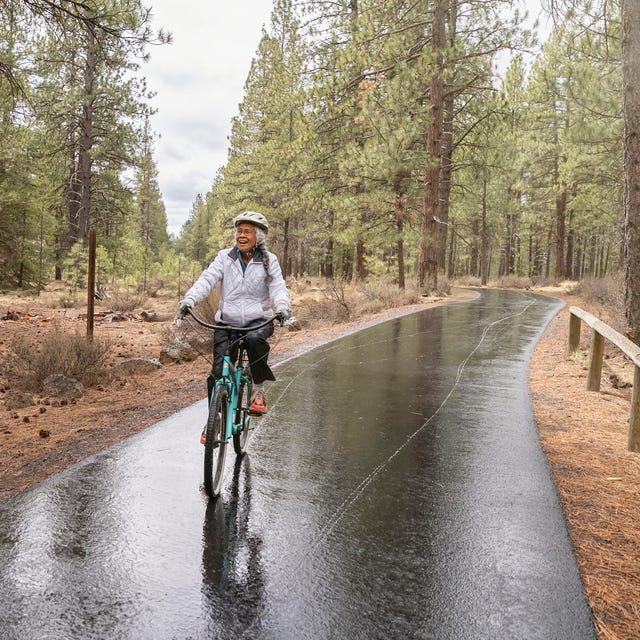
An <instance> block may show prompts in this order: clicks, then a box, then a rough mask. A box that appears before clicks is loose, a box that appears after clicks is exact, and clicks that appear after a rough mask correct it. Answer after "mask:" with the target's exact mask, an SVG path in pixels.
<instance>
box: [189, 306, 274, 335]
mask: <svg viewBox="0 0 640 640" xmlns="http://www.w3.org/2000/svg"><path fill="white" fill-rule="evenodd" d="M187 314H188V315H190V316H191V317H192V318H193V319H194V320H195V321H196V322H197V323H198V324H200V325H202V326H203V327H206V328H207V329H224V330H225V331H244V332H245V333H246V332H249V331H255V330H256V329H262V327H266V326H267V325H268V324H269V323H270V322H273V321H274V320H278V322H279V323H280V326H283V324H284V321H283V319H282V317H281V316H280V314H279V313H276V314H275V315H274V316H272V317H271V318H269V319H267V320H265V321H264V322H262V323H261V324H257V325H254V326H252V327H232V326H230V325H228V324H210V323H209V322H205V321H204V320H202V319H201V318H198V316H197V315H196V314H195V313H193V309H191V308H188V309H187Z"/></svg>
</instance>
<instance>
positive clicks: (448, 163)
mask: <svg viewBox="0 0 640 640" xmlns="http://www.w3.org/2000/svg"><path fill="white" fill-rule="evenodd" d="M448 9H449V12H448V19H447V24H448V34H447V42H448V43H449V45H450V46H451V47H453V46H455V44H456V35H457V31H456V29H457V21H458V0H449V7H448ZM443 91H444V97H443V120H442V151H441V157H442V161H441V165H440V196H439V198H440V201H439V203H438V211H439V214H438V217H439V218H440V220H441V221H442V223H443V224H439V225H438V226H437V229H436V234H437V240H436V245H437V260H438V268H439V269H442V270H444V269H445V258H446V247H447V234H448V233H449V203H450V201H451V184H452V174H453V148H454V144H453V121H454V106H455V100H454V93H453V91H451V90H446V88H445V87H444V86H443ZM452 233H453V230H452Z"/></svg>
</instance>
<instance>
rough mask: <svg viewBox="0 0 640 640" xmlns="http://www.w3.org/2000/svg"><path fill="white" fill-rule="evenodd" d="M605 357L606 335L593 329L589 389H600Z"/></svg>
mask: <svg viewBox="0 0 640 640" xmlns="http://www.w3.org/2000/svg"><path fill="white" fill-rule="evenodd" d="M603 357H604V336H602V335H600V334H599V333H598V331H596V329H593V331H592V335H591V362H590V363H589V377H588V378H587V390H588V391H600V378H601V377H602V358H603Z"/></svg>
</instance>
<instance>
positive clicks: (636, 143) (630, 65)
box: [622, 0, 640, 344]
mask: <svg viewBox="0 0 640 640" xmlns="http://www.w3.org/2000/svg"><path fill="white" fill-rule="evenodd" d="M639 25H640V2H638V0H622V87H623V111H624V285H625V287H624V288H625V293H624V298H625V316H626V320H627V327H628V329H627V333H628V334H629V337H630V338H631V339H632V340H634V341H635V342H636V343H638V344H640V67H638V60H640V26H639Z"/></svg>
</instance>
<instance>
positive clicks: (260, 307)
mask: <svg viewBox="0 0 640 640" xmlns="http://www.w3.org/2000/svg"><path fill="white" fill-rule="evenodd" d="M267 255H268V256H269V275H270V276H271V281H270V282H267V281H266V276H267V272H266V270H265V268H264V264H263V262H262V258H263V253H262V250H261V249H257V250H256V252H255V254H254V256H253V258H252V259H251V262H249V264H248V265H247V266H246V269H245V270H243V269H242V264H241V261H242V257H241V255H240V252H239V251H238V249H237V247H233V248H231V249H223V250H222V251H220V252H219V253H218V255H217V256H216V257H215V259H214V260H213V262H212V263H211V264H210V265H209V266H208V267H207V268H206V269H205V270H204V271H203V272H202V274H201V275H200V277H199V278H198V279H197V280H196V281H195V282H194V284H193V286H192V287H191V288H190V289H189V291H187V293H186V294H185V296H184V299H185V301H187V302H189V303H190V304H191V306H195V305H196V304H197V303H198V302H200V301H202V300H204V299H205V298H206V297H207V296H208V295H209V294H210V293H211V292H212V291H213V289H215V287H216V286H217V285H218V283H221V288H220V306H219V308H218V311H217V313H216V322H223V323H224V324H229V325H233V326H239V327H244V326H246V325H248V324H249V323H250V322H252V321H254V320H266V319H267V318H270V317H271V316H272V315H273V311H272V306H271V305H273V309H275V310H276V311H280V310H282V309H291V297H290V296H289V290H288V289H287V285H286V283H285V281H284V278H283V277H282V270H281V269H280V264H279V263H278V258H277V256H276V255H275V254H274V253H271V252H269V251H267Z"/></svg>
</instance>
